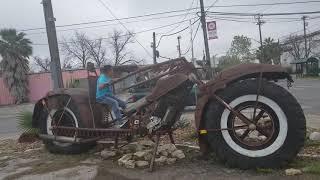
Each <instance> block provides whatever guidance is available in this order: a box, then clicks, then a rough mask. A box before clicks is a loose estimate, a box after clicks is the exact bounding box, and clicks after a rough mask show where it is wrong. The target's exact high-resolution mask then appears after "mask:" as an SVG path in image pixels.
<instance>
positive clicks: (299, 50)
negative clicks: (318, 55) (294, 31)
mask: <svg viewBox="0 0 320 180" xmlns="http://www.w3.org/2000/svg"><path fill="white" fill-rule="evenodd" d="M285 42H286V46H285V50H286V51H287V52H288V53H289V54H290V55H292V56H293V58H294V59H295V60H299V59H302V58H305V56H306V55H307V57H310V55H311V54H312V53H313V50H314V49H316V46H317V42H316V41H314V39H313V37H308V39H307V53H306V52H305V43H304V39H303V38H302V37H301V36H296V35H294V36H290V37H288V38H287V40H286V41H285Z"/></svg>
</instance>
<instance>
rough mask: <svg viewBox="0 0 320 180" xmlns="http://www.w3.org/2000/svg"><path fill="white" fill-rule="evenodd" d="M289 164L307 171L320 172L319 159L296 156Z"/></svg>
mask: <svg viewBox="0 0 320 180" xmlns="http://www.w3.org/2000/svg"><path fill="white" fill-rule="evenodd" d="M289 166H290V167H292V168H296V169H302V170H303V172H305V173H311V174H320V161H319V160H317V159H311V158H296V159H295V160H294V161H293V162H292V163H290V164H289Z"/></svg>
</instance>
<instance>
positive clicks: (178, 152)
mask: <svg viewBox="0 0 320 180" xmlns="http://www.w3.org/2000/svg"><path fill="white" fill-rule="evenodd" d="M171 155H172V157H175V158H178V159H183V158H185V157H186V156H185V155H184V153H183V151H181V150H176V151H174V152H173V153H171Z"/></svg>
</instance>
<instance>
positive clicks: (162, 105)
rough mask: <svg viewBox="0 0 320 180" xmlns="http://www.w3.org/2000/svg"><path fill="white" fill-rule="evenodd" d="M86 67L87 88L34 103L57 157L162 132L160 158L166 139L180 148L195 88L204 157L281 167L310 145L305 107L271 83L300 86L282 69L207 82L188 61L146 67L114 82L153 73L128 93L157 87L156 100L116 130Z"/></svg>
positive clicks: (258, 69) (246, 69)
mask: <svg viewBox="0 0 320 180" xmlns="http://www.w3.org/2000/svg"><path fill="white" fill-rule="evenodd" d="M87 69H88V82H89V88H88V89H58V90H55V91H51V92H49V93H48V94H47V96H46V97H44V98H42V99H41V100H39V101H38V102H37V103H36V105H35V108H34V114H33V125H34V127H37V128H39V129H40V130H41V135H40V136H41V138H42V139H43V142H44V144H45V145H46V147H47V149H48V150H49V151H50V152H52V153H81V152H84V151H87V150H89V149H90V148H92V147H93V145H94V144H95V143H96V142H97V141H98V140H100V139H104V138H113V139H114V140H115V145H116V147H117V146H118V139H120V138H124V139H128V138H129V137H132V136H134V135H136V134H140V135H149V136H154V135H155V136H156V147H155V150H154V153H155V152H156V150H157V149H156V148H157V145H158V143H159V137H160V136H161V135H164V134H168V135H169V136H170V139H171V142H172V143H174V140H173V137H172V131H173V130H172V126H173V125H174V123H175V122H176V121H177V120H178V119H179V118H180V115H181V113H182V111H183V110H184V107H185V104H184V100H185V99H186V98H185V97H186V96H188V95H189V94H190V93H189V92H190V91H191V89H192V87H193V85H194V84H197V85H198V88H199V90H200V95H199V98H198V101H197V105H196V112H195V123H196V128H197V132H198V135H199V136H198V140H199V146H200V149H201V151H202V152H203V153H204V154H206V153H208V152H210V151H214V152H215V153H216V155H217V156H218V157H219V158H220V159H221V160H222V161H223V162H225V163H226V164H228V165H229V166H231V167H239V168H242V169H247V168H258V167H263V168H275V167H280V166H282V165H284V164H286V163H287V162H289V161H290V160H292V159H293V158H294V157H295V156H296V154H297V153H298V152H299V150H300V149H301V148H302V147H303V145H304V137H305V133H306V122H305V116H304V114H303V111H302V109H301V106H300V105H299V103H298V102H297V100H296V99H295V98H294V97H293V96H292V95H291V94H290V93H289V92H288V91H287V90H285V89H284V88H283V87H281V86H279V85H277V84H275V83H274V82H272V81H278V80H279V79H287V82H288V86H289V85H290V84H291V83H292V82H293V81H292V78H291V76H290V75H289V74H288V73H287V72H286V71H285V69H283V68H281V67H279V66H273V65H264V64H242V65H238V66H235V67H232V68H229V69H227V70H225V71H222V72H221V73H219V74H217V75H216V76H215V78H214V79H213V80H210V81H208V82H206V83H204V82H202V81H201V80H200V79H199V76H198V73H197V70H196V68H195V67H194V66H193V65H192V64H191V63H189V62H187V61H186V60H185V59H184V58H179V59H174V60H170V61H167V62H163V63H159V64H156V65H150V66H146V67H144V68H141V69H139V70H137V71H136V72H133V73H130V74H128V75H127V76H125V77H122V78H120V79H118V80H116V81H114V82H113V85H114V86H116V85H117V83H120V82H122V81H124V80H126V79H128V78H132V77H136V76H139V75H141V74H143V75H147V76H148V78H149V79H147V80H144V81H142V82H137V83H136V84H134V85H131V86H129V87H125V88H123V89H122V90H123V91H125V90H128V89H130V88H134V87H138V86H141V85H145V84H148V83H149V84H150V83H152V82H156V85H155V87H154V88H153V90H152V93H151V94H150V95H148V96H147V97H145V98H143V99H141V100H139V101H138V102H136V103H134V104H133V105H132V106H130V107H128V108H127V109H125V110H124V114H125V116H126V118H127V120H128V121H127V124H126V125H125V127H124V128H121V129H115V128H112V125H111V124H112V120H111V117H112V116H111V115H110V111H109V110H108V108H107V107H105V106H103V105H101V104H98V103H96V102H95V88H96V79H97V77H96V71H95V69H94V67H93V65H92V64H89V65H88V68H87ZM152 117H158V118H152ZM154 119H158V120H154ZM159 119H160V120H159ZM253 136H255V138H252V137H253ZM152 162H153V161H152ZM152 162H151V168H152V165H153V163H152Z"/></svg>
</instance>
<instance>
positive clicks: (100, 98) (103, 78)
mask: <svg viewBox="0 0 320 180" xmlns="http://www.w3.org/2000/svg"><path fill="white" fill-rule="evenodd" d="M112 75H113V69H112V66H110V65H106V66H103V67H102V68H101V69H100V76H99V78H98V80H97V91H96V101H97V102H98V103H101V104H106V105H108V106H110V107H111V109H112V112H113V113H114V115H115V118H116V119H115V122H116V124H118V125H120V124H122V121H123V120H122V114H121V112H120V107H121V108H122V109H125V108H126V103H125V102H124V101H122V100H120V99H119V98H117V97H115V96H114V95H113V90H112V86H111V82H112Z"/></svg>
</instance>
